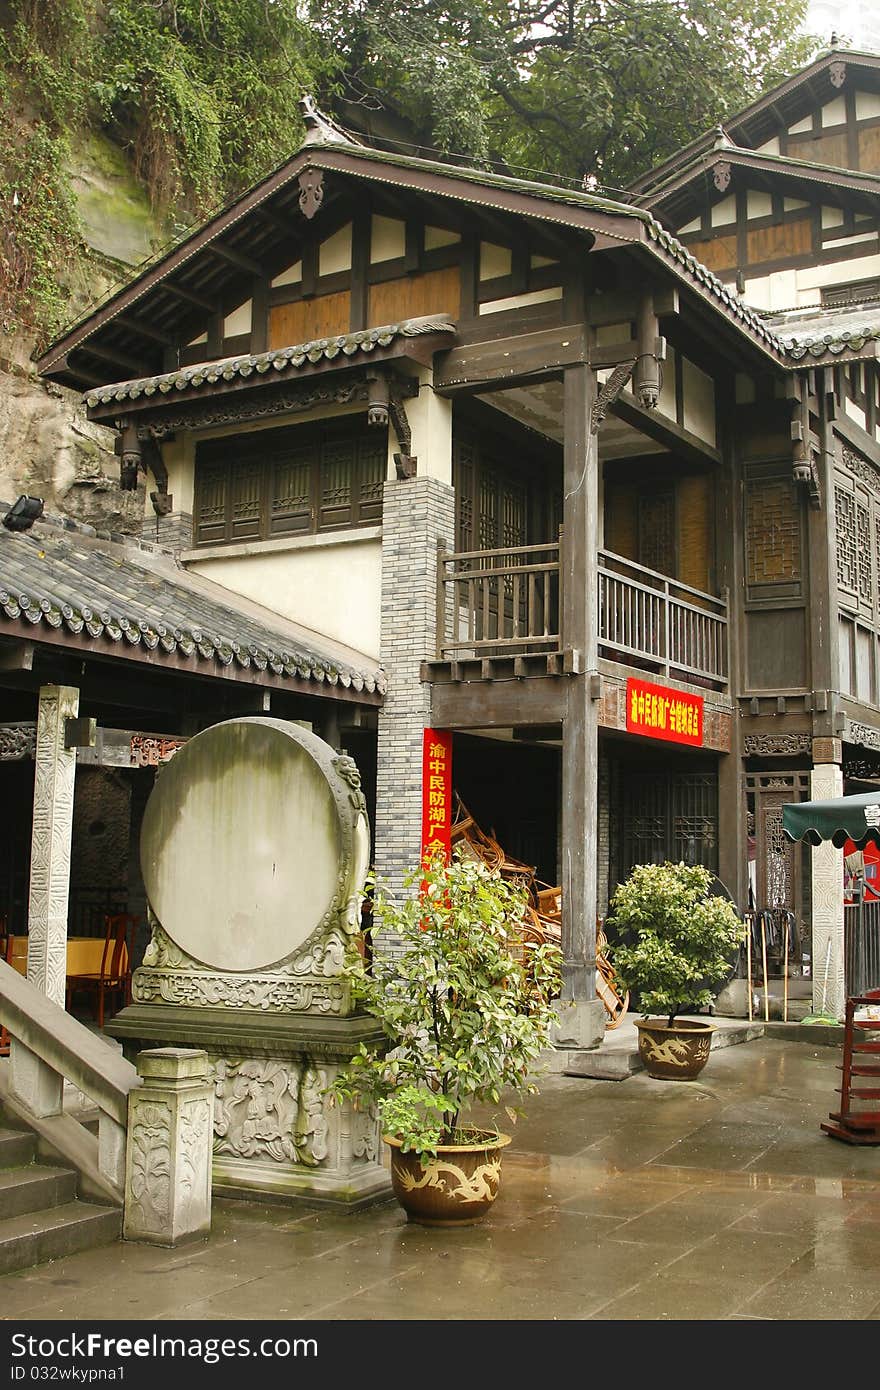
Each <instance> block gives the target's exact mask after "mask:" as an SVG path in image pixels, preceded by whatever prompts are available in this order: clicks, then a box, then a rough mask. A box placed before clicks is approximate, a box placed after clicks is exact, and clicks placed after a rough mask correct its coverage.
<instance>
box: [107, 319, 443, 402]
mask: <svg viewBox="0 0 880 1390" xmlns="http://www.w3.org/2000/svg"><path fill="white" fill-rule="evenodd" d="M454 332H455V324H454V323H450V321H449V320H448V319H446V318H444V317H443V316H442V315H439V314H435V315H431V316H430V317H425V318H418V319H405V320H404V321H403V322H402V323H390V324H385V325H384V326H383V327H381V328H366V329H363V330H361V331H358V332H355V333H341V334H339V335H338V336H336V337H333V338H315V339H313V340H312V341H311V342H308V343H299V344H297V345H296V346H295V347H286V348H275V349H274V350H273V351H271V352H259V353H256V354H250V353H245V354H243V355H241V356H238V357H223V358H221V359H220V360H219V361H216V362H198V363H196V364H194V365H193V366H192V367H180V368H178V370H177V371H176V372H162V373H160V374H159V375H158V376H149V377H141V378H139V379H138V380H135V381H122V382H116V383H114V384H112V385H108V386H100V387H98V388H97V389H96V390H92V391H87V392H86V393H85V395H84V397H83V399H84V401H85V403H86V405H88V406H89V407H95V406H98V405H111V404H112V403H113V402H114V401H126V400H128V401H135V400H138V399H139V397H141V396H155V395H156V394H157V392H158V393H159V394H161V395H163V396H167V395H169V394H170V393H172V392H174V391H187V390H191V389H193V388H198V387H200V386H205V385H208V386H214V385H215V384H216V383H217V382H218V381H234V380H235V378H236V377H240V378H242V379H246V378H247V377H249V376H253V375H254V373H256V374H257V375H258V376H265V375H266V374H267V373H270V372H271V373H273V374H274V373H276V372H277V373H282V372H287V371H290V370H291V369H293V370H294V371H297V370H298V369H299V368H300V367H304V366H307V365H314V364H315V363H317V362H322V361H327V362H332V361H334V359H335V358H337V357H340V356H342V357H349V358H352V359H353V360H354V359H360V358H361V357H362V356H363V355H364V354H367V355H369V353H371V352H373V351H374V349H375V348H377V347H388V346H389V344H390V343H393V342H394V341H395V339H397V338H416V337H420V336H422V335H424V334H426V333H454Z"/></svg>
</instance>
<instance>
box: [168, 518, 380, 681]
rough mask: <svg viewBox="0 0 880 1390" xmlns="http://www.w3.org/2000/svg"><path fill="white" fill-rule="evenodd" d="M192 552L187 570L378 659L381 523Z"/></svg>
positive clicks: (189, 553)
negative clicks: (355, 529)
mask: <svg viewBox="0 0 880 1390" xmlns="http://www.w3.org/2000/svg"><path fill="white" fill-rule="evenodd" d="M276 547H278V548H276ZM196 554H197V558H194V559H189V560H188V563H187V569H191V570H193V571H194V572H195V573H196V574H201V575H203V576H204V577H205V578H206V579H211V580H213V582H214V583H215V584H222V586H223V587H224V589H230V590H231V591H232V592H233V593H235V594H243V595H244V596H245V597H246V598H249V599H252V600H253V601H254V603H261V604H262V605H263V606H264V607H265V608H268V609H270V610H271V611H272V612H274V613H280V614H281V616H282V617H284V618H289V619H290V620H291V621H292V622H296V623H301V624H302V625H303V626H304V627H308V628H311V629H312V630H313V631H315V632H317V633H324V634H326V635H327V636H328V637H333V638H335V639H336V640H337V641H338V642H344V643H345V645H346V646H349V647H354V648H355V649H356V650H357V651H360V652H363V653H364V654H365V655H366V656H369V657H373V658H374V659H375V660H376V661H378V660H379V613H380V604H381V578H382V576H381V569H382V541H381V537H380V535H379V528H378V527H370V528H368V529H366V533H365V535H363V536H361V535H358V533H357V532H350V531H343V532H335V533H334V534H333V535H332V536H331V535H327V536H301V537H297V538H296V539H295V540H292V541H280V542H279V541H263V542H260V543H259V544H258V545H252V546H250V545H249V546H242V547H240V548H239V547H235V548H233V547H225V548H224V550H223V551H222V552H221V551H220V550H219V548H218V549H217V550H212V551H207V552H205V553H203V554H202V553H198V552H196ZM188 555H190V556H192V555H193V552H192V551H190V552H188Z"/></svg>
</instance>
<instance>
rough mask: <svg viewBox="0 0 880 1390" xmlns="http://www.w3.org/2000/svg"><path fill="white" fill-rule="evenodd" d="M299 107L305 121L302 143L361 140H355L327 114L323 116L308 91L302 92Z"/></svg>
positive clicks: (335, 143) (357, 141)
mask: <svg viewBox="0 0 880 1390" xmlns="http://www.w3.org/2000/svg"><path fill="white" fill-rule="evenodd" d="M299 109H300V112H301V114H302V118H303V120H304V121H305V126H306V133H305V138H304V140H303V144H304V145H327V144H331V145H361V144H362V141H360V140H356V139H355V138H354V136H353V135H350V134H349V133H348V131H347V130H343V128H342V126H339V125H337V124H336V122H335V121H332V120H331V119H330V117H329V116H325V115H324V112H323V111H321V110H320V109H319V108H318V107H317V106H316V105H315V101H314V98H313V97H312V96H311V95H310V93H309V92H303V94H302V96H301V97H300V99H299Z"/></svg>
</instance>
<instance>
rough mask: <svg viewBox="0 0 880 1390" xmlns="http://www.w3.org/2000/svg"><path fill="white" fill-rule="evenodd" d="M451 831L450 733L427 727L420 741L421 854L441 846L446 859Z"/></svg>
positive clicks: (431, 851)
mask: <svg viewBox="0 0 880 1390" xmlns="http://www.w3.org/2000/svg"><path fill="white" fill-rule="evenodd" d="M451 832H452V734H451V733H450V732H449V730H448V729H426V730H425V735H424V739H423V741H422V858H423V859H424V858H425V856H426V855H430V854H432V853H433V852H434V850H435V848H436V846H437V845H441V846H442V847H443V852H444V855H445V858H446V861H447V863H448V862H449V857H450V853H451V842H450V836H451Z"/></svg>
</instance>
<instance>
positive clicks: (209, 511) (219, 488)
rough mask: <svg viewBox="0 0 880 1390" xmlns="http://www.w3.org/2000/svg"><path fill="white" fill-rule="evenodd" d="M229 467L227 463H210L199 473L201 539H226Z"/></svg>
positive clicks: (198, 508) (199, 529)
mask: <svg viewBox="0 0 880 1390" xmlns="http://www.w3.org/2000/svg"><path fill="white" fill-rule="evenodd" d="M227 482H228V469H227V466H226V464H225V463H217V464H208V465H206V466H205V467H204V468H203V469H202V470H201V473H200V475H199V502H198V506H197V508H196V534H197V536H198V538H199V540H200V541H205V542H210V541H215V540H216V541H222V540H225V539H226V514H227V505H228V503H227V493H228V489H227Z"/></svg>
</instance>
